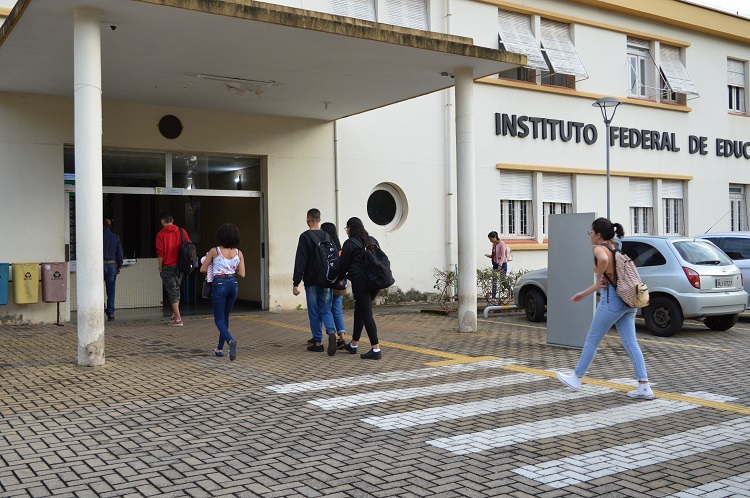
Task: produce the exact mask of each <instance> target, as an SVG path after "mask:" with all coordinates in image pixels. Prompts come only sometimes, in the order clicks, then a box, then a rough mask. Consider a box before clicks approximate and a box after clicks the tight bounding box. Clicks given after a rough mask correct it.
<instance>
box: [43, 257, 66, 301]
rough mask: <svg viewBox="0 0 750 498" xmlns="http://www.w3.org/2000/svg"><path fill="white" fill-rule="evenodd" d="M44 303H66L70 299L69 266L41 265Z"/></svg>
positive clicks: (59, 264)
mask: <svg viewBox="0 0 750 498" xmlns="http://www.w3.org/2000/svg"><path fill="white" fill-rule="evenodd" d="M41 267H42V301H43V302H45V303H64V302H65V301H66V300H67V297H68V264H67V263H41Z"/></svg>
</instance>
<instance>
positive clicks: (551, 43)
mask: <svg viewBox="0 0 750 498" xmlns="http://www.w3.org/2000/svg"><path fill="white" fill-rule="evenodd" d="M541 41H542V47H543V48H544V56H545V58H546V60H547V64H548V65H549V67H550V69H551V72H550V74H552V73H554V74H562V75H567V76H568V78H563V80H564V83H565V85H561V86H568V87H570V88H572V87H574V86H575V79H576V78H581V79H586V78H588V77H589V76H588V73H586V68H584V67H583V62H581V58H580V57H579V56H578V52H576V48H575V45H574V44H573V39H572V38H571V37H570V26H569V25H568V24H564V23H560V22H556V21H550V20H549V19H542V32H541ZM571 80H572V83H571ZM554 82H555V80H554V79H552V78H549V81H545V80H544V74H543V75H542V83H549V84H553V83H554Z"/></svg>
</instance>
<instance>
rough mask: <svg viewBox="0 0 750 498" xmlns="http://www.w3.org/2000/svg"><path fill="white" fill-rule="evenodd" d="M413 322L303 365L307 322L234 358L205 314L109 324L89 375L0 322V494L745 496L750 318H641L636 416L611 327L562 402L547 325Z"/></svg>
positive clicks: (411, 312) (258, 328) (255, 318)
mask: <svg viewBox="0 0 750 498" xmlns="http://www.w3.org/2000/svg"><path fill="white" fill-rule="evenodd" d="M420 308H421V306H418V305H417V306H398V307H377V308H376V309H375V316H376V320H377V322H378V326H379V335H380V336H381V338H382V340H381V345H382V347H383V359H382V360H381V361H365V360H360V359H359V357H358V356H354V355H349V354H347V353H346V352H344V351H339V352H338V353H337V354H336V355H335V356H333V357H328V356H327V355H326V354H325V353H310V352H307V351H306V350H305V341H306V340H307V339H308V338H309V336H310V333H309V330H308V328H307V314H306V312H305V311H286V312H257V313H247V314H244V315H241V316H237V317H235V318H234V320H233V322H232V329H233V335H235V337H236V338H237V339H238V356H237V360H236V361H234V362H229V361H228V359H227V358H226V357H225V358H216V357H214V356H213V354H212V350H213V348H214V347H215V340H216V337H217V332H216V329H215V327H214V325H213V321H212V319H210V318H209V317H194V318H191V319H189V321H187V322H186V325H185V327H183V328H182V329H175V328H170V327H167V326H166V325H165V324H166V319H164V318H163V317H162V318H152V319H149V320H131V321H123V320H119V321H118V320H116V321H115V322H109V323H107V326H106V348H107V363H106V365H105V366H103V367H99V368H81V367H77V366H76V365H75V358H76V328H75V325H74V324H68V325H66V326H64V327H57V326H55V325H33V326H23V327H7V326H4V327H0V342H1V343H2V344H3V348H2V350H0V383H1V385H0V393H2V396H0V414H1V415H2V418H0V496H52V495H54V496H264V497H265V496H341V497H345V496H433V495H434V496H445V497H451V496H519V497H521V496H542V497H552V496H659V497H660V496H712V497H713V496H749V495H750V388H748V386H747V382H746V381H745V379H746V378H747V377H748V374H749V373H750V367H748V365H747V350H748V347H749V346H750V316H747V314H744V315H743V316H742V317H741V319H740V321H739V322H738V323H737V325H736V326H735V327H733V328H732V329H730V330H728V331H725V332H716V331H710V330H708V329H707V328H706V327H705V326H704V325H702V324H700V323H695V322H689V321H686V323H685V326H684V330H683V331H682V332H680V333H679V334H677V335H675V336H673V337H669V338H658V337H654V336H652V335H650V334H649V333H648V332H647V331H646V330H645V327H644V325H643V321H642V320H641V319H639V320H638V321H637V327H638V338H639V342H640V344H641V348H642V349H643V352H644V355H645V357H646V364H647V367H648V369H649V376H650V378H651V380H652V383H653V387H654V391H655V393H656V396H657V399H655V400H653V401H635V400H631V399H629V398H628V397H627V396H626V395H625V392H626V391H628V390H630V389H632V384H631V385H629V383H632V382H633V380H632V377H633V374H632V370H631V367H630V363H629V360H628V358H627V355H626V354H625V352H624V350H623V349H622V348H621V346H620V344H619V340H618V339H617V336H616V333H614V332H611V333H610V335H609V336H608V337H607V338H606V339H605V341H604V342H603V343H602V347H601V349H600V351H599V353H598V355H597V357H596V359H595V361H594V364H593V366H592V368H591V370H590V372H589V376H588V377H587V381H586V383H585V386H584V389H582V390H581V391H580V392H573V391H570V390H567V389H564V388H563V387H562V386H561V385H560V384H559V383H558V382H557V381H556V380H555V379H554V373H553V371H554V370H556V369H572V368H573V366H574V364H575V362H576V360H577V358H578V355H579V350H577V349H568V348H559V347H552V346H549V345H547V344H546V329H545V323H530V322H527V321H526V319H525V318H524V316H523V314H521V313H505V314H497V315H494V314H493V315H490V317H489V318H488V319H483V318H481V315H480V322H479V328H480V330H479V332H477V333H475V334H459V333H457V332H455V329H456V318H455V317H451V316H448V317H446V316H439V315H432V314H425V313H420ZM345 319H346V324H347V326H349V327H350V326H351V323H352V317H351V310H345ZM361 348H362V349H363V352H364V351H366V349H367V344H366V342H363V343H362V347H361Z"/></svg>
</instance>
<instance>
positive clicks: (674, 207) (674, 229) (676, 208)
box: [661, 180, 685, 235]
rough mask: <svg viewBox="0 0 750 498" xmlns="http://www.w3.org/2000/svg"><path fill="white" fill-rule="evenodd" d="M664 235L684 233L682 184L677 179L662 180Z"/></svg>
mask: <svg viewBox="0 0 750 498" xmlns="http://www.w3.org/2000/svg"><path fill="white" fill-rule="evenodd" d="M661 196H662V210H663V212H664V235H684V231H685V226H684V214H683V203H682V201H683V185H682V182H681V181H679V180H662V183H661Z"/></svg>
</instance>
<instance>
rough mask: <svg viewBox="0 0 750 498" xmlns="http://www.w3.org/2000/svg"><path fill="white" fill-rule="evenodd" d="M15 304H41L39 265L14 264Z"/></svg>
mask: <svg viewBox="0 0 750 498" xmlns="http://www.w3.org/2000/svg"><path fill="white" fill-rule="evenodd" d="M11 266H12V268H13V302H14V303H16V304H31V303H38V302H39V263H13V264H12V265H11Z"/></svg>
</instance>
